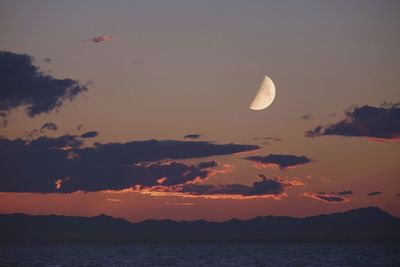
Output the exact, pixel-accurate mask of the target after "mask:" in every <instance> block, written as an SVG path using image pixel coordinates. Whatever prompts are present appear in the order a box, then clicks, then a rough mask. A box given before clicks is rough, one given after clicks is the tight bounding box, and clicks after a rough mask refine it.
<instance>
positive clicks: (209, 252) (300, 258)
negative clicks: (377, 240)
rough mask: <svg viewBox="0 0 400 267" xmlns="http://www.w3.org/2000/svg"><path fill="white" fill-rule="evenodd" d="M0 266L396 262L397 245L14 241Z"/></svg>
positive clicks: (1, 249) (0, 254)
mask: <svg viewBox="0 0 400 267" xmlns="http://www.w3.org/2000/svg"><path fill="white" fill-rule="evenodd" d="M0 266H4V267H6V266H40V267H45V266H52V267H55V266H189V267H194V266H400V246H399V245H395V244H276V245H274V244H267V245H262V244H254V245H252V244H244V245H235V244H212V245H208V244H207V245H200V244H199V245H29V246H28V245H15V246H14V245H13V246H0Z"/></svg>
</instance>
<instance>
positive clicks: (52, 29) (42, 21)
mask: <svg viewBox="0 0 400 267" xmlns="http://www.w3.org/2000/svg"><path fill="white" fill-rule="evenodd" d="M0 24H1V25H2V27H1V28H0V51H10V52H13V53H16V54H24V53H25V54H28V55H30V56H32V57H33V58H34V59H35V60H34V62H33V63H34V65H36V66H39V67H40V69H41V70H43V71H44V72H46V73H49V74H51V75H52V76H54V77H56V78H71V79H74V80H79V81H80V82H82V83H87V82H92V83H90V85H88V87H89V90H88V91H87V92H84V93H82V94H80V95H79V96H78V97H77V98H76V99H75V100H74V101H71V102H66V103H65V105H63V106H62V107H61V108H60V109H59V110H58V111H53V112H50V113H49V114H40V115H38V116H35V117H33V118H30V117H29V116H27V114H26V113H25V112H24V108H23V107H20V108H18V109H17V110H13V111H12V112H11V114H10V115H9V116H8V118H7V120H8V121H9V123H8V125H7V126H6V127H3V128H0V135H2V136H4V137H6V138H8V139H15V138H19V137H21V138H26V133H27V132H30V131H32V130H33V129H40V127H41V126H42V125H43V124H44V123H46V122H53V123H55V124H57V126H58V130H57V131H48V132H46V134H47V135H48V136H50V137H57V136H61V135H64V134H80V133H83V132H86V131H98V132H99V135H98V136H97V137H95V138H94V139H90V140H88V141H87V142H86V145H88V146H91V145H92V144H93V142H100V143H110V142H128V141H133V140H148V139H158V140H184V139H183V137H184V136H185V135H186V134H200V135H201V136H200V139H199V140H202V141H215V142H216V143H218V144H228V143H236V144H249V145H260V146H261V149H259V150H257V151H252V152H250V153H249V154H240V155H235V154H232V155H223V156H212V157H208V158H200V159H199V158H197V159H185V160H178V162H181V163H187V164H189V163H190V164H197V163H199V162H205V161H210V160H216V161H217V162H218V163H219V168H218V169H221V168H222V166H223V164H229V166H233V167H231V168H232V170H231V171H230V172H229V173H226V174H223V173H219V174H217V175H215V176H213V177H211V178H210V179H209V180H207V181H206V182H205V184H230V183H239V184H244V185H251V184H252V183H253V182H255V181H258V180H259V178H257V176H258V175H259V174H263V175H265V176H267V177H274V176H277V177H280V178H281V179H286V180H293V179H294V178H297V179H299V180H301V181H302V182H303V183H304V185H300V186H292V187H290V188H287V189H286V194H287V196H285V197H283V198H281V199H280V200H275V199H272V198H253V199H205V198H202V197H197V198H190V197H180V196H151V195H147V194H141V193H139V192H125V193H121V192H119V193H110V192H108V193H107V192H91V193H83V192H74V193H15V192H2V193H0V212H1V213H12V212H23V213H29V214H50V213H51V214H64V215H84V216H92V215H97V214H100V213H105V214H108V215H112V216H115V217H123V218H126V219H129V220H131V221H140V220H144V219H149V218H156V219H161V218H169V219H178V220H182V219H185V220H194V219H207V220H218V221H219V220H226V219H230V218H233V217H236V218H250V217H255V216H265V215H270V214H271V215H289V216H307V215H312V214H319V213H330V212H334V211H344V210H348V209H351V208H357V207H362V206H379V207H381V208H382V209H384V210H387V211H388V212H390V213H392V214H394V215H396V216H400V204H399V203H400V202H399V199H400V198H399V196H397V194H398V193H400V165H399V158H400V144H399V142H398V140H396V139H393V140H386V139H388V138H386V139H383V140H379V142H377V141H373V140H371V138H367V137H349V136H340V135H338V136H330V135H326V136H318V137H312V138H311V137H307V136H306V135H305V132H306V131H309V130H312V129H314V128H315V127H317V126H319V125H330V124H333V123H337V122H338V121H341V120H343V119H344V118H345V113H344V112H345V111H346V110H348V109H349V108H351V107H352V106H354V105H357V106H360V107H361V106H366V105H369V106H373V107H379V106H380V105H381V104H382V103H384V102H391V103H397V102H399V101H400V90H399V84H400V73H399V70H400V65H399V64H400V63H399V62H400V53H399V52H398V49H399V47H400V32H399V25H400V3H399V1H361V0H359V1H296V2H294V1H261V0H260V1H218V2H217V1H63V2H61V1H57V2H55V1H4V0H2V1H0ZM101 35H107V36H115V38H114V39H112V40H109V41H107V42H100V43H94V42H90V41H88V42H82V41H83V40H88V39H91V38H94V37H97V36H101ZM45 58H50V59H51V61H50V62H47V63H46V62H45V61H44V60H43V59H45ZM0 75H1V74H0ZM264 75H268V76H269V77H271V78H272V79H273V81H274V83H275V85H276V88H277V95H276V98H275V101H274V102H273V104H272V105H271V106H270V107H268V108H267V109H265V110H263V111H252V110H250V109H249V108H248V106H249V104H250V101H251V100H252V98H253V97H254V95H255V93H256V91H257V89H258V86H259V85H260V83H261V81H262V79H263V77H264ZM0 86H1V85H0ZM306 114H309V115H310V117H311V118H310V119H308V120H305V119H303V118H302V117H303V115H306ZM395 123H397V125H398V123H399V122H398V121H396V122H395ZM80 124H82V125H83V127H82V129H81V130H80V131H78V130H77V126H78V125H80ZM266 137H276V138H280V139H282V141H270V140H264V138H266ZM195 141H196V140H195ZM267 141H268V142H269V144H265V142H267ZM268 154H283V155H297V156H302V155H304V156H306V157H307V158H309V159H311V160H312V163H310V164H306V165H304V166H298V167H297V168H289V169H286V170H281V169H279V168H262V169H258V168H255V166H254V165H255V164H254V162H252V161H248V160H244V159H243V157H247V156H255V155H257V156H266V155H268ZM3 178H4V177H3ZM55 179H56V177H55ZM344 190H352V191H353V194H352V195H348V196H346V198H348V201H344V202H340V203H326V202H323V201H320V200H317V199H314V198H312V197H307V196H306V195H304V193H317V192H321V191H323V192H336V193H337V192H341V191H344ZM375 191H379V192H382V194H380V195H375V196H368V193H370V192H375ZM335 195H336V194H335ZM115 200H117V201H115Z"/></svg>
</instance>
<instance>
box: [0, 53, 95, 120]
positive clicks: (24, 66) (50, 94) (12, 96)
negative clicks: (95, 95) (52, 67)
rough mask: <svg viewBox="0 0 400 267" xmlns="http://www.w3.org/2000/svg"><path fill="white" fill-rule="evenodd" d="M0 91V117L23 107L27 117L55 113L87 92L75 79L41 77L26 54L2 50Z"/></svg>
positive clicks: (85, 87)
mask: <svg viewBox="0 0 400 267" xmlns="http://www.w3.org/2000/svg"><path fill="white" fill-rule="evenodd" d="M0 88H1V89H0V113H1V114H3V115H4V114H6V115H7V114H8V113H10V112H11V111H12V110H14V109H16V108H18V107H25V108H26V113H27V114H28V115H29V116H30V117H34V116H36V115H39V114H41V113H49V112H52V111H54V110H57V109H58V108H60V107H61V106H62V105H63V104H64V102H65V101H66V100H69V101H72V100H73V99H74V98H75V97H76V96H77V95H78V94H80V93H82V92H84V91H86V90H87V89H88V88H87V86H86V85H82V84H80V83H79V82H78V81H76V80H72V79H56V78H54V77H53V76H51V75H48V74H44V73H43V72H41V71H40V70H39V69H38V68H37V67H36V66H34V65H33V64H32V58H31V57H30V56H29V55H26V54H14V53H11V52H4V51H3V52H0Z"/></svg>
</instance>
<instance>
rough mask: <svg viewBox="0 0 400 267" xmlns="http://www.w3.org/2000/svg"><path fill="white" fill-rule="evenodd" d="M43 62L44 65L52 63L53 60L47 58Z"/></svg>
mask: <svg viewBox="0 0 400 267" xmlns="http://www.w3.org/2000/svg"><path fill="white" fill-rule="evenodd" d="M43 62H44V63H50V62H51V58H49V57H45V58H44V59H43Z"/></svg>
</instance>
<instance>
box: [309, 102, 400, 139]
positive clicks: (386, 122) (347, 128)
mask: <svg viewBox="0 0 400 267" xmlns="http://www.w3.org/2000/svg"><path fill="white" fill-rule="evenodd" d="M345 115H346V118H345V119H344V120H342V121H339V122H337V123H334V124H331V125H328V126H326V127H323V126H318V127H316V128H315V129H313V130H310V131H307V132H306V136H308V137H316V136H323V135H341V136H353V137H370V138H375V139H378V140H379V139H397V138H399V137H400V104H385V105H383V106H381V107H372V106H362V107H355V108H353V109H351V110H349V111H346V113H345Z"/></svg>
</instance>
